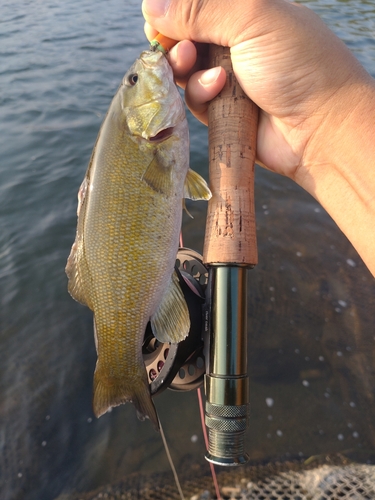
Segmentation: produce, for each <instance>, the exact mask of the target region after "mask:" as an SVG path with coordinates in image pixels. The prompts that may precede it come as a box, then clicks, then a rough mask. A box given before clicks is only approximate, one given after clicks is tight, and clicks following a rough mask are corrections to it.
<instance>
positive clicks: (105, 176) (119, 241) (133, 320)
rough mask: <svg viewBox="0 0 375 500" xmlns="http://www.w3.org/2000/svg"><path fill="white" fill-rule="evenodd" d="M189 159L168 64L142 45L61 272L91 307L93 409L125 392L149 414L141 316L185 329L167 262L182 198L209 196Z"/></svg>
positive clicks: (164, 328) (125, 398)
mask: <svg viewBox="0 0 375 500" xmlns="http://www.w3.org/2000/svg"><path fill="white" fill-rule="evenodd" d="M210 197H211V192H210V190H209V188H208V186H207V184H206V182H205V181H204V179H202V177H200V176H199V175H198V174H197V173H195V172H193V171H192V170H190V169H189V132H188V125H187V120H186V115H185V109H184V105H183V101H182V99H181V96H180V94H179V92H178V90H177V87H176V85H175V83H174V80H173V73H172V70H171V67H170V65H169V63H168V61H167V59H166V58H165V56H164V55H163V54H162V53H161V52H158V51H144V52H142V54H141V55H140V57H139V59H137V60H136V61H135V63H134V64H133V66H132V67H131V68H130V69H129V71H128V72H127V73H126V75H125V77H124V79H123V81H122V84H121V86H120V88H119V89H118V91H117V93H116V95H115V96H114V98H113V100H112V103H111V105H110V107H109V110H108V112H107V115H106V117H105V119H104V122H103V124H102V126H101V129H100V131H99V135H98V138H97V140H96V144H95V147H94V150H93V153H92V156H91V160H90V163H89V166H88V169H87V172H86V175H85V178H84V180H83V182H82V185H81V187H80V190H79V194H78V209H77V215H78V222H77V232H76V238H75V242H74V244H73V246H72V250H71V252H70V255H69V258H68V262H67V265H66V274H67V276H68V279H69V283H68V289H69V292H70V294H71V295H72V297H73V298H74V299H76V300H77V301H79V302H81V303H82V304H85V305H87V306H88V307H89V308H90V309H91V310H92V311H93V313H94V334H95V344H96V350H97V355H98V359H97V364H96V369H95V373H94V396H93V410H94V413H95V415H96V416H97V417H99V416H101V415H102V414H104V413H106V412H107V411H108V410H109V409H110V408H111V407H114V406H118V405H120V404H122V403H125V402H129V401H131V402H133V403H134V405H135V407H136V409H137V411H138V415H139V416H143V417H145V416H147V417H149V418H150V420H151V421H152V423H153V424H154V426H155V428H158V427H159V424H158V417H157V414H156V410H155V407H154V404H153V402H152V399H151V395H150V389H149V384H148V379H147V373H146V369H145V366H144V362H143V358H142V343H143V338H144V333H145V329H146V325H147V323H148V321H150V322H151V327H152V331H153V333H154V335H155V337H156V338H157V339H158V340H159V341H161V342H172V343H174V342H180V341H181V340H183V339H184V338H185V337H186V335H187V334H188V332H189V329H190V318H189V312H188V308H187V305H186V302H185V299H184V296H183V294H182V292H181V289H180V286H179V283H178V278H177V275H176V273H175V271H174V264H175V259H176V255H177V251H178V241H179V233H180V229H181V218H182V203H183V199H184V198H190V199H196V200H197V199H206V200H207V199H209V198H210Z"/></svg>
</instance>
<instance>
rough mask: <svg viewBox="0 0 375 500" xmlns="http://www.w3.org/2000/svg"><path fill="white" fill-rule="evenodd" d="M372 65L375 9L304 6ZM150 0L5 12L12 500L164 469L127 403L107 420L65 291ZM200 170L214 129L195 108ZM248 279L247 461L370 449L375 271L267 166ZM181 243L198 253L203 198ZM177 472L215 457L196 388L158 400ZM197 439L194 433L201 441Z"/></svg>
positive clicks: (7, 438) (0, 437)
mask: <svg viewBox="0 0 375 500" xmlns="http://www.w3.org/2000/svg"><path fill="white" fill-rule="evenodd" d="M304 3H306V4H307V5H308V6H310V7H312V8H313V9H314V10H316V12H318V13H319V15H321V16H322V17H323V19H324V20H325V22H326V23H328V24H329V25H330V26H331V27H332V28H333V29H334V31H335V32H336V33H337V34H338V35H339V36H340V37H341V38H342V39H343V40H344V41H345V43H347V44H348V46H349V47H350V48H351V50H353V51H354V52H355V54H356V56H357V57H358V59H359V60H360V61H361V62H362V64H363V65H364V66H365V67H366V68H367V70H368V71H369V72H370V73H371V74H372V75H374V76H375V7H374V5H373V3H372V2H370V1H368V2H366V1H353V0H352V1H350V2H349V1H338V0H336V1H335V0H328V1H322V0H319V1H307V2H304ZM145 47H147V43H146V40H145V37H144V35H143V20H142V18H141V11H140V2H139V1H138V0H137V1H135V0H130V1H129V0H127V2H123V1H120V0H108V1H107V2H105V3H104V2H97V1H92V0H90V1H88V0H82V1H80V2H73V1H72V0H68V1H66V2H57V1H56V0H43V1H41V0H39V1H34V2H31V1H26V0H25V1H22V0H17V1H16V2H9V3H4V4H3V5H2V15H1V20H0V53H1V56H2V57H1V60H2V64H1V68H0V88H1V89H2V92H1V96H0V99H1V107H0V114H1V120H0V151H1V165H0V224H1V232H0V255H1V261H0V277H1V308H0V334H1V338H0V352H1V365H0V419H1V423H2V425H1V431H0V474H1V479H0V496H1V498H2V499H12V500H13V499H14V500H16V499H24V500H34V499H35V500H36V499H37V500H44V499H46V500H49V499H52V498H54V497H55V496H57V495H58V494H59V493H61V492H62V491H70V490H73V489H78V490H82V491H85V490H88V489H92V488H94V487H96V486H98V485H100V484H103V483H106V482H110V481H113V480H115V479H116V478H119V477H120V476H121V475H122V474H127V473H130V472H133V471H139V470H140V471H143V472H155V471H162V470H166V469H168V465H167V462H166V459H165V456H164V452H163V449H162V444H161V440H160V437H159V436H157V435H156V434H155V433H154V431H153V429H152V428H151V426H150V425H149V423H148V422H144V423H142V422H139V421H138V420H137V419H136V416H135V412H134V408H133V407H132V406H131V405H126V406H123V407H121V408H118V409H116V410H114V411H113V412H111V413H110V414H107V415H105V416H103V417H102V418H101V419H99V420H96V419H95V418H94V417H93V414H92V409H91V390H92V373H93V370H94V366H95V358H96V356H95V350H94V342H93V335H92V319H91V314H90V311H89V310H88V309H87V308H84V307H82V306H80V305H78V304H77V303H75V302H74V301H73V300H72V299H71V298H70V296H69V295H68V293H67V291H66V284H67V283H66V277H65V273H64V266H65V262H66V258H67V255H68V253H69V250H70V247H71V244H72V242H73V239H74V234H75V225H76V215H75V210H76V193H77V190H78V187H79V185H80V182H81V180H82V178H83V175H84V172H85V169H86V165H87V163H88V160H89V157H90V153H91V150H92V147H93V144H94V141H95V138H96V135H97V132H98V129H99V126H100V123H101V121H102V119H103V117H104V114H105V112H106V110H107V107H108V105H109V102H110V100H111V98H112V96H113V94H114V92H115V90H116V88H117V86H118V84H119V82H120V80H121V78H122V76H123V74H124V72H125V71H126V69H127V68H128V67H129V66H130V65H131V63H132V62H133V60H134V59H135V57H137V55H138V54H139V52H140V51H141V49H143V48H145ZM189 121H190V125H191V127H190V128H191V135H192V147H191V163H192V168H193V169H194V170H197V171H199V172H200V173H202V174H203V175H204V176H206V175H207V133H206V130H205V128H204V127H203V126H201V125H200V124H198V123H197V122H196V121H195V120H194V119H192V118H189ZM256 210H257V226H258V245H259V255H260V262H259V265H258V266H257V267H256V269H254V270H253V271H252V272H251V273H250V274H251V275H250V297H249V336H250V349H249V356H250V375H251V406H252V417H251V425H250V429H249V436H248V451H249V453H250V456H251V458H253V459H263V458H265V457H274V456H278V455H285V454H288V453H289V454H296V453H299V452H301V453H303V454H304V455H309V454H319V453H325V452H336V451H340V450H342V449H348V448H355V449H358V450H365V449H367V448H369V447H370V448H374V444H375V428H374V424H373V422H374V416H375V415H374V404H373V403H374V401H373V399H374V387H375V384H374V367H373V359H374V345H375V343H374V339H375V331H374V319H375V307H374V306H375V304H374V297H375V293H374V292H375V286H374V280H373V278H372V277H371V275H370V274H369V272H368V271H367V269H366V268H365V266H364V265H363V264H362V262H361V260H360V258H359V257H358V255H357V254H356V252H355V251H354V249H353V248H352V246H351V245H350V243H349V242H348V241H347V240H346V238H345V237H344V236H343V235H342V234H341V233H340V232H339V230H338V229H337V227H336V225H335V224H334V223H333V222H332V220H331V219H330V218H329V216H328V215H327V214H326V213H325V212H324V210H322V209H321V208H320V207H319V206H318V205H317V203H316V202H315V201H314V200H313V199H312V198H310V197H309V196H308V195H307V194H306V193H304V192H302V191H301V190H300V189H299V188H298V187H296V186H295V185H294V184H293V183H291V182H290V181H288V180H287V179H284V178H281V177H278V176H276V175H273V174H271V173H269V172H266V171H263V170H262V169H258V170H257V172H256ZM189 211H190V212H191V213H192V214H193V215H194V217H195V218H194V220H193V221H191V220H188V219H187V218H186V219H185V223H184V239H185V245H186V246H188V247H191V248H193V249H195V250H198V251H201V250H202V245H203V234H204V219H205V205H204V204H203V203H196V204H189ZM156 405H157V407H158V410H159V413H160V417H161V421H162V422H163V425H164V428H165V430H166V434H167V436H168V438H169V442H170V446H171V450H172V453H173V455H174V457H175V459H176V462H177V465H178V466H180V467H182V466H183V464H184V463H188V462H189V463H190V462H192V461H194V462H196V463H201V464H202V467H206V466H207V464H206V462H205V461H204V459H203V452H204V450H203V443H202V437H201V430H200V423H199V416H198V405H197V402H196V394H195V393H194V392H193V393H185V394H178V393H172V392H169V391H168V392H166V393H164V394H162V395H161V396H160V397H158V398H157V399H156ZM192 436H197V439H195V438H194V439H193V440H192V439H191V438H192Z"/></svg>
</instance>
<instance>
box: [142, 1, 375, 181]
mask: <svg viewBox="0 0 375 500" xmlns="http://www.w3.org/2000/svg"><path fill="white" fill-rule="evenodd" d="M162 3H163V2H162V1H161V0H144V3H143V11H144V15H145V18H146V21H147V22H148V24H146V34H147V35H148V36H149V37H150V38H152V37H153V36H154V34H155V30H157V31H160V32H161V33H163V34H165V35H167V36H169V37H171V38H175V39H176V40H183V39H186V40H185V41H183V42H182V43H180V44H179V45H177V46H176V47H174V49H172V50H171V52H170V62H171V65H172V67H173V69H174V72H175V75H176V79H177V82H178V83H179V84H180V85H181V86H182V87H184V88H185V87H186V93H185V97H186V102H187V105H188V107H189V108H190V110H191V111H192V112H193V114H195V115H196V116H197V118H198V119H200V120H201V121H203V122H204V123H207V102H208V101H209V100H210V99H212V98H213V97H214V96H215V95H216V94H217V93H218V92H219V91H220V90H221V88H222V86H223V85H224V81H225V74H224V71H223V70H222V69H220V68H217V69H216V70H215V69H214V70H211V71H210V72H207V71H202V70H200V71H199V69H202V68H207V58H206V57H205V53H204V51H203V49H202V45H199V44H198V46H197V47H198V59H197V58H196V50H195V46H194V45H193V44H192V43H191V42H189V41H188V40H193V41H195V42H200V43H201V44H202V43H216V44H218V45H224V46H229V47H230V48H231V55H232V64H233V69H234V72H235V74H236V77H237V79H238V81H239V83H240V85H241V86H242V88H243V89H244V91H245V92H246V93H247V94H248V96H249V97H250V98H251V99H252V100H253V101H254V102H255V103H256V104H257V105H258V106H259V107H260V108H261V113H260V118H259V128H258V144H257V155H258V161H260V162H261V163H262V164H264V165H265V166H266V167H267V168H269V169H271V170H274V171H275V172H278V173H281V174H284V175H287V176H288V177H291V178H294V179H295V180H297V182H300V183H301V182H302V179H301V176H304V171H303V169H302V170H300V167H301V166H302V167H307V168H310V165H309V162H310V160H309V155H308V151H307V150H308V145H309V144H310V143H311V141H312V139H313V138H314V137H315V136H316V134H317V133H318V132H319V131H320V129H321V125H322V123H324V121H325V120H326V118H327V116H328V115H329V114H330V113H331V111H332V109H333V108H336V106H337V103H338V102H339V103H340V105H341V106H342V104H343V103H344V102H347V101H348V100H349V99H351V97H349V95H348V92H346V90H347V89H348V87H350V86H353V85H354V84H356V83H357V82H360V81H362V80H366V79H367V78H368V75H367V73H366V72H365V71H364V69H363V68H362V67H361V66H360V64H359V63H358V62H357V60H356V59H355V57H354V56H353V55H352V54H351V53H350V51H349V50H348V49H347V48H346V47H345V45H344V43H343V42H341V41H340V40H339V39H338V38H337V37H336V36H335V35H334V34H333V33H332V32H331V31H330V30H329V29H328V28H327V27H326V26H325V24H324V23H323V22H322V21H321V20H320V18H319V17H318V16H316V15H315V14H314V13H313V12H312V11H310V10H309V9H307V8H305V7H303V6H301V5H295V4H291V3H289V2H287V1H285V0H251V1H238V2H234V3H231V2H222V1H219V0H204V1H198V0H184V1H180V0H170V2H169V7H168V8H167V10H166V11H165V13H164V15H160V16H157V15H156V14H157V12H158V9H159V11H160V8H161V5H162ZM151 26H152V27H151ZM351 104H352V103H351ZM323 128H324V127H323Z"/></svg>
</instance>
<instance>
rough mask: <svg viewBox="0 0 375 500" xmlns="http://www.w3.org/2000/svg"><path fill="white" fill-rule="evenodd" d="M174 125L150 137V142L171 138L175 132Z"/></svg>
mask: <svg viewBox="0 0 375 500" xmlns="http://www.w3.org/2000/svg"><path fill="white" fill-rule="evenodd" d="M173 130H174V127H168V128H165V129H163V130H160V132H158V133H157V134H156V135H154V136H152V137H150V138H149V141H150V142H162V141H165V140H166V139H169V137H171V135H172V134H173Z"/></svg>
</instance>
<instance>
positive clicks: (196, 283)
mask: <svg viewBox="0 0 375 500" xmlns="http://www.w3.org/2000/svg"><path fill="white" fill-rule="evenodd" d="M175 269H176V271H177V274H178V277H179V280H180V286H181V289H182V291H183V294H184V297H185V300H186V302H187V305H188V309H189V314H190V321H191V326H190V331H189V334H188V336H187V337H186V339H185V340H183V341H182V342H180V343H178V344H170V343H161V342H159V341H158V340H157V339H156V338H155V337H154V335H153V333H152V331H151V326H150V324H148V325H147V328H146V333H145V337H144V342H143V346H142V354H143V360H144V363H145V366H146V371H147V375H148V380H149V384H150V391H151V395H152V396H154V395H156V394H159V393H161V392H162V391H164V390H165V389H167V388H169V389H172V390H174V391H190V390H192V389H196V388H198V387H199V386H201V385H202V384H203V378H204V374H205V372H206V363H205V358H204V354H203V317H202V316H203V315H202V306H203V304H204V302H205V290H206V287H207V281H208V271H207V269H206V268H205V266H204V265H203V264H202V257H201V256H200V255H199V254H198V253H197V252H195V251H194V250H191V249H188V248H180V249H179V251H178V253H177V258H176V266H175Z"/></svg>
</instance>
